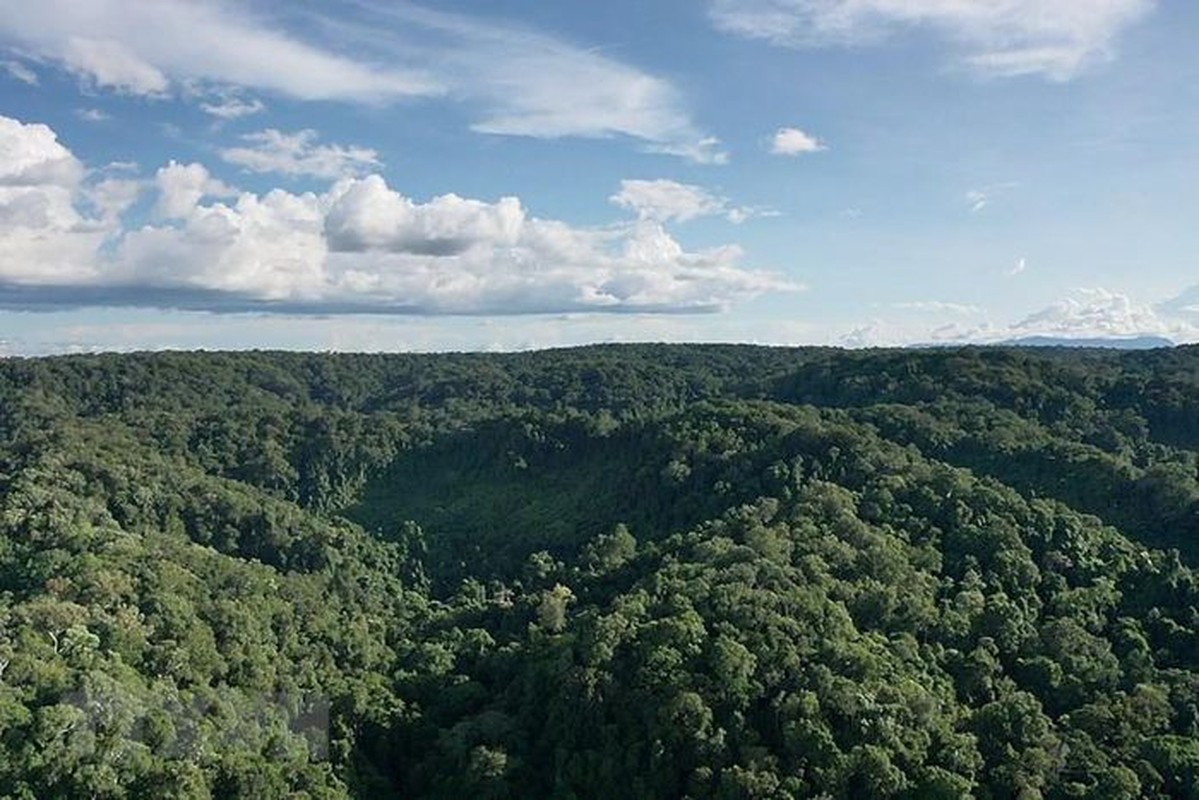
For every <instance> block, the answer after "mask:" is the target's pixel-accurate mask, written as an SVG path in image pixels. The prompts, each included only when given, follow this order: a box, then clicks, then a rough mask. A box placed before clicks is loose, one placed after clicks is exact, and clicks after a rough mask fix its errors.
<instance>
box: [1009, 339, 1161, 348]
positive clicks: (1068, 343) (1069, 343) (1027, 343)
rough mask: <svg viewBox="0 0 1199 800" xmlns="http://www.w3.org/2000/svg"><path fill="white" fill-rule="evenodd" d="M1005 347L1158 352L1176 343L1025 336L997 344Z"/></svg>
mask: <svg viewBox="0 0 1199 800" xmlns="http://www.w3.org/2000/svg"><path fill="white" fill-rule="evenodd" d="M995 345H997V346H1003V347H1103V348H1108V349H1111V350H1156V349H1158V348H1162V347H1174V342H1172V341H1170V340H1169V339H1166V338H1165V337H1162V336H1133V337H1114V336H1113V337H1096V338H1090V339H1073V338H1068V337H1060V336H1024V337H1021V338H1019V339H1008V340H1006V341H1002V342H995Z"/></svg>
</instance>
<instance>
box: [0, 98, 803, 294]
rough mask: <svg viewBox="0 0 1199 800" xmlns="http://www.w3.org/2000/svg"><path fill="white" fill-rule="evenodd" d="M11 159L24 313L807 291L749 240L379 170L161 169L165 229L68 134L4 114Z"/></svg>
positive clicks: (2, 222)
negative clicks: (131, 221) (732, 241)
mask: <svg viewBox="0 0 1199 800" xmlns="http://www.w3.org/2000/svg"><path fill="white" fill-rule="evenodd" d="M6 155H7V156H8V157H7V158H0V165H2V166H0V184H4V185H5V188H4V189H3V191H11V192H17V191H18V190H19V191H28V192H30V193H32V195H33V196H32V199H31V200H29V201H22V202H19V203H18V202H8V198H9V195H0V253H2V254H3V255H0V284H2V285H0V304H4V305H6V306H8V307H33V306H41V307H48V306H53V305H54V304H55V303H56V302H57V303H58V304H60V305H61V304H64V303H73V304H79V305H88V304H92V305H96V304H100V305H153V306H169V307H177V308H199V309H210V310H218V311H219V310H231V309H232V310H246V309H261V310H272V311H285V312H320V313H335V312H364V311H367V312H378V313H415V314H439V313H458V314H483V313H487V314H510V313H534V312H538V313H540V312H568V311H598V312H637V311H641V312H683V311H713V310H718V309H720V308H723V307H725V306H726V305H728V304H730V303H733V302H736V301H738V300H742V299H745V298H749V297H753V296H755V295H758V294H761V293H763V292H771V291H792V290H795V289H797V288H799V287H798V286H796V285H795V284H793V283H791V282H790V281H787V280H786V279H784V278H781V277H779V276H777V275H774V274H771V273H768V272H763V271H759V270H754V269H749V268H747V267H745V266H743V265H742V263H741V262H742V261H743V258H744V256H743V253H742V252H741V250H740V249H739V248H737V247H735V246H726V247H717V248H710V249H704V250H697V251H691V250H688V249H686V248H685V247H683V245H682V244H681V243H680V242H679V241H677V240H676V239H675V238H674V237H673V236H672V235H671V234H670V233H669V232H668V231H667V230H666V229H665V227H664V226H663V224H662V222H661V221H660V220H655V219H650V218H641V219H638V220H637V221H636V222H634V223H628V224H620V225H614V226H608V227H604V228H576V227H572V226H570V225H568V224H566V223H563V222H559V221H554V220H542V219H538V218H536V217H534V216H531V215H530V214H529V213H528V212H527V211H526V210H525V208H524V206H523V204H522V203H521V202H520V201H519V200H518V199H516V198H501V199H499V200H497V201H495V202H487V201H483V200H475V199H469V198H463V197H459V196H457V195H445V196H442V197H436V198H433V199H432V200H429V201H428V202H423V203H422V202H418V201H416V200H413V199H411V198H409V197H406V196H404V195H403V194H401V193H400V192H398V191H396V190H395V189H393V188H392V187H390V186H388V185H387V183H386V182H385V181H384V180H383V178H381V177H379V176H377V175H372V176H367V177H363V178H356V177H349V178H343V179H341V180H339V181H337V182H336V183H334V184H333V185H332V186H331V187H330V188H328V189H327V190H326V191H323V192H305V193H293V192H289V191H285V190H282V189H274V190H271V191H268V192H265V193H263V194H256V193H252V192H245V191H236V190H235V189H233V188H232V187H230V186H227V185H225V184H224V183H222V182H221V181H219V180H216V179H215V178H214V177H213V176H212V175H211V174H210V173H209V172H208V170H207V169H206V168H205V167H203V166H202V165H199V164H178V163H175V162H172V163H170V164H168V165H167V166H165V167H163V168H161V169H159V170H158V171H157V173H156V174H155V177H154V181H153V185H154V190H155V192H156V193H157V200H156V211H157V221H155V222H153V223H152V224H144V225H142V226H141V227H138V228H136V229H132V230H126V229H123V228H122V227H121V224H120V213H121V211H122V210H123V209H124V208H127V207H128V203H130V202H132V199H131V198H135V197H136V196H137V189H136V186H134V185H133V184H136V183H137V182H136V179H130V178H121V177H112V176H110V177H107V178H105V179H104V180H103V181H98V182H96V181H92V182H85V181H84V180H83V178H82V177H81V176H82V175H83V173H84V170H83V168H82V165H80V164H79V163H78V161H77V160H76V159H75V158H74V157H73V156H72V155H71V153H70V152H69V151H68V150H67V149H66V148H65V147H63V146H62V145H61V144H59V143H58V142H57V139H56V137H55V136H54V132H53V131H51V130H50V129H49V128H47V127H45V126H40V125H23V124H22V123H19V122H16V121H15V120H6V119H2V118H0V157H2V156H6ZM122 181H124V182H125V183H121V182H122ZM80 208H91V209H92V211H91V213H90V214H88V215H87V216H85V215H83V214H81V213H80V211H79V210H78V209H80ZM105 208H106V209H107V210H103V209H105ZM35 245H36V247H40V248H41V250H36V248H35ZM31 253H33V254H34V255H35V256H36V257H32V258H31V257H29V256H30V254H31ZM49 290H53V291H49Z"/></svg>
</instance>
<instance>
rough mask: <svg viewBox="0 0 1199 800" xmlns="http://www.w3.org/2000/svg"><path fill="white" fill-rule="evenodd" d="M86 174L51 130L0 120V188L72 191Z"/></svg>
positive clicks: (42, 126)
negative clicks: (52, 188) (54, 188)
mask: <svg viewBox="0 0 1199 800" xmlns="http://www.w3.org/2000/svg"><path fill="white" fill-rule="evenodd" d="M83 172H84V170H83V165H82V164H81V163H79V161H78V160H77V159H76V158H75V156H74V155H73V154H72V153H71V151H70V150H68V149H67V148H65V147H63V146H62V145H61V144H59V141H58V135H57V134H55V133H54V131H53V130H51V129H50V127H49V126H47V125H37V124H34V125H25V124H24V123H21V122H19V121H18V120H15V119H10V118H9V117H4V116H0V186H19V187H30V188H42V187H45V186H55V187H59V188H66V189H72V188H74V187H75V186H76V185H78V183H79V181H80V180H81V179H82V178H83Z"/></svg>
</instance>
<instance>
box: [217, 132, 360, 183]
mask: <svg viewBox="0 0 1199 800" xmlns="http://www.w3.org/2000/svg"><path fill="white" fill-rule="evenodd" d="M241 138H242V140H243V141H245V142H247V143H248V146H246V147H229V148H226V149H224V150H221V158H223V159H224V160H225V161H227V162H229V163H230V164H236V165H238V166H240V167H243V168H245V169H248V170H250V171H251V172H274V173H277V174H279V175H286V176H288V177H298V176H308V177H313V178H327V179H335V178H343V177H348V176H351V175H360V174H362V173H364V172H366V171H369V170H371V169H374V168H377V167H379V166H380V163H379V154H378V153H377V152H375V151H374V150H371V149H370V148H366V147H343V146H341V145H336V144H318V143H317V140H318V138H319V137H318V135H317V133H316V131H314V130H302V131H297V132H295V133H283V132H281V131H278V130H275V129H274V128H268V129H267V130H264V131H259V132H258V133H248V134H246V135H245V136H242V137H241Z"/></svg>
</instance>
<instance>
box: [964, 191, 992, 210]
mask: <svg viewBox="0 0 1199 800" xmlns="http://www.w3.org/2000/svg"><path fill="white" fill-rule="evenodd" d="M966 202H967V203H968V204H969V205H970V213H971V214H977V213H978V212H980V211H982V210H983V209H984V208H986V207H987V206H989V205H990V204H991V198H990V196H988V195H987V193H986V192H984V191H982V190H981V189H971V190H970V191H968V192H966Z"/></svg>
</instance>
